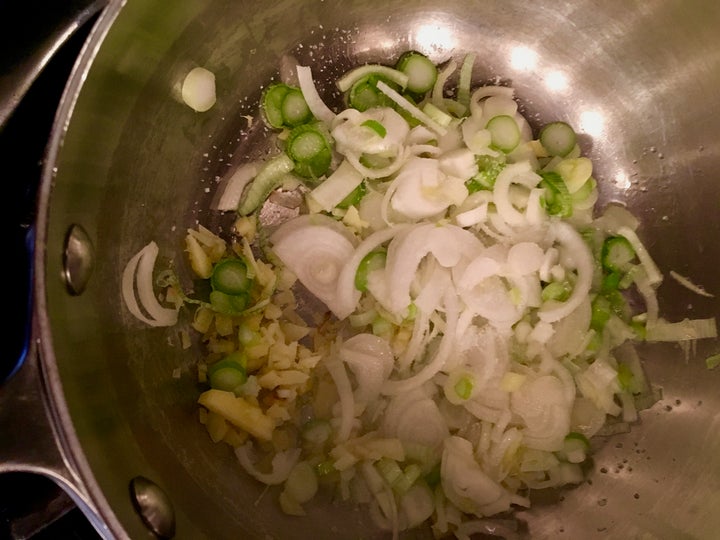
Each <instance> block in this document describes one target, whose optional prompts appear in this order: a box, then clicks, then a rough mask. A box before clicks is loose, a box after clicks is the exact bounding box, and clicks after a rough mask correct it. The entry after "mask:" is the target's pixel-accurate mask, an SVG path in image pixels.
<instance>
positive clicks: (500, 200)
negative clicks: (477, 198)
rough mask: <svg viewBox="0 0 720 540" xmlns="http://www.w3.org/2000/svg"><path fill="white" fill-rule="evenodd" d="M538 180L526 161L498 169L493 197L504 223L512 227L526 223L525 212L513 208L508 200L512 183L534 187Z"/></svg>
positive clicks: (538, 177)
mask: <svg viewBox="0 0 720 540" xmlns="http://www.w3.org/2000/svg"><path fill="white" fill-rule="evenodd" d="M540 180H541V178H540V176H539V175H537V174H535V173H534V172H533V171H532V169H531V167H530V164H529V163H527V162H521V163H514V164H512V165H508V166H506V167H505V168H504V169H503V170H502V171H500V174H498V176H497V179H496V180H495V186H494V187H493V197H494V202H495V207H496V208H497V211H498V214H499V215H500V217H502V219H503V220H504V221H505V223H507V224H508V225H510V226H512V227H522V226H524V225H527V223H528V220H527V217H526V216H525V214H523V213H522V212H520V211H519V210H518V209H517V208H515V206H513V204H512V202H511V200H510V187H511V186H512V184H514V183H519V184H522V185H524V186H527V187H529V188H534V187H535V186H536V185H537V184H538V183H539V182H540Z"/></svg>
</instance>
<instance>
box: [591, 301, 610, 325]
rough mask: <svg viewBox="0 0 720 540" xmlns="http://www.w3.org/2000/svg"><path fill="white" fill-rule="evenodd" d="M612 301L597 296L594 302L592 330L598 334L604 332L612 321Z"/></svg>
mask: <svg viewBox="0 0 720 540" xmlns="http://www.w3.org/2000/svg"><path fill="white" fill-rule="evenodd" d="M610 309H611V307H610V301H609V300H608V299H607V298H606V297H604V296H600V295H598V296H596V297H595V299H594V300H593V301H592V315H591V317H590V328H592V329H593V330H595V331H596V332H602V330H603V328H605V324H607V322H608V321H609V320H610V315H611V311H610Z"/></svg>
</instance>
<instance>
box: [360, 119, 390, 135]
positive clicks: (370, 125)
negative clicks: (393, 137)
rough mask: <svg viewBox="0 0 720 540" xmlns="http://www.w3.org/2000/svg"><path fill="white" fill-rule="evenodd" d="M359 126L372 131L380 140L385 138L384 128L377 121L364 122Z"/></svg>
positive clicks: (385, 130) (385, 131)
mask: <svg viewBox="0 0 720 540" xmlns="http://www.w3.org/2000/svg"><path fill="white" fill-rule="evenodd" d="M360 125H361V126H364V127H367V128H370V129H372V130H373V131H374V132H375V133H377V134H378V135H379V136H380V137H382V138H385V135H387V129H385V126H383V125H382V124H381V123H380V122H378V121H377V120H373V119H370V120H365V121H364V122H363V123H362V124H360Z"/></svg>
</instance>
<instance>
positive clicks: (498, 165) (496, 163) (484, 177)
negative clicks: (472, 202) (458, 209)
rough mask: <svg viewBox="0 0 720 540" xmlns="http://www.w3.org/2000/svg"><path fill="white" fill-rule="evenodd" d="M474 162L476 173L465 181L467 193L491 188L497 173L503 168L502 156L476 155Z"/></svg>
mask: <svg viewBox="0 0 720 540" xmlns="http://www.w3.org/2000/svg"><path fill="white" fill-rule="evenodd" d="M475 162H476V163H477V166H478V173H477V174H476V175H475V176H473V177H472V178H470V179H469V180H467V181H466V182H465V187H466V188H468V192H469V193H475V192H476V191H480V190H483V189H488V190H492V189H493V187H494V186H495V180H496V179H497V176H498V174H500V171H502V170H503V169H504V168H505V158H504V156H503V157H502V158H500V159H498V158H495V157H492V156H476V157H475Z"/></svg>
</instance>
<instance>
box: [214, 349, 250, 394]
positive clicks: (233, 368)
mask: <svg viewBox="0 0 720 540" xmlns="http://www.w3.org/2000/svg"><path fill="white" fill-rule="evenodd" d="M246 369H247V359H246V357H245V355H244V354H243V353H242V352H239V351H236V352H234V353H230V354H229V355H228V356H226V357H225V358H223V359H222V360H220V361H219V362H216V363H215V364H212V365H211V366H209V367H208V380H209V381H210V386H211V387H212V388H215V389H216V390H224V391H226V392H232V391H234V390H235V389H236V388H237V387H238V386H240V385H242V384H244V383H245V381H247V371H246Z"/></svg>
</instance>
